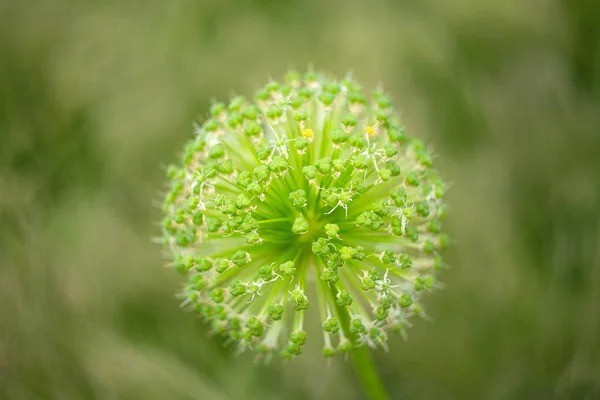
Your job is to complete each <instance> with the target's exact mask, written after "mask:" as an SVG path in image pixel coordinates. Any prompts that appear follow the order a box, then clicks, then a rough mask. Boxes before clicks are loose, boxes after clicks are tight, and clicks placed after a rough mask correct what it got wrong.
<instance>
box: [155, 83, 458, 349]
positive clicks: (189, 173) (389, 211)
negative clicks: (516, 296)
mask: <svg viewBox="0 0 600 400" xmlns="http://www.w3.org/2000/svg"><path fill="white" fill-rule="evenodd" d="M432 164H433V162H432V157H431V155H430V153H429V152H428V150H427V148H426V146H425V145H424V144H423V143H422V142H420V141H419V140H416V139H411V138H409V137H408V136H407V134H406V133H405V130H404V128H403V126H402V124H401V122H400V120H399V118H398V116H397V114H395V112H394V110H393V108H392V103H391V101H390V99H389V98H388V97H387V96H386V95H384V94H383V93H381V92H379V91H376V92H374V93H372V94H371V96H367V95H365V94H364V93H363V91H362V90H361V88H360V87H359V86H358V85H357V84H356V83H355V82H354V81H352V80H351V79H346V80H342V81H336V80H332V79H329V78H327V77H326V76H324V75H322V74H318V73H314V72H308V73H306V74H304V75H302V76H301V75H299V74H297V73H294V72H291V73H289V74H288V75H287V76H286V79H285V82H284V83H278V82H269V83H268V84H267V85H266V86H265V87H264V88H262V89H260V90H259V91H258V92H256V93H255V94H254V97H253V98H252V99H247V98H244V97H241V96H239V97H235V98H233V99H232V100H231V101H229V103H220V102H217V103H214V104H213V105H212V107H211V109H210V115H209V116H208V118H207V119H206V120H205V121H204V122H203V124H201V125H196V126H195V137H194V138H193V139H192V140H190V141H189V142H188V143H187V145H186V146H185V148H184V150H183V152H182V156H181V160H180V163H179V164H178V165H177V166H171V167H169V169H168V177H169V188H168V192H167V194H166V196H165V200H164V207H163V211H164V220H163V226H162V230H163V236H164V243H165V246H166V248H167V249H168V252H169V255H170V257H171V258H172V260H173V265H174V266H175V268H176V269H177V270H178V271H179V272H180V273H181V274H182V275H183V276H184V280H185V283H184V288H183V296H184V304H185V305H188V306H189V307H192V308H194V309H195V310H196V311H197V312H198V313H199V315H200V316H201V317H202V318H203V319H204V320H205V321H206V322H207V323H209V324H210V326H211V328H212V330H213V331H214V332H216V333H219V334H222V335H223V336H225V337H226V338H227V339H228V341H229V342H233V343H235V344H236V346H237V349H238V350H239V351H243V350H246V349H251V350H254V351H257V352H260V353H263V354H265V355H268V356H270V355H271V354H273V353H275V352H277V353H279V354H281V355H282V356H284V357H293V356H295V355H298V354H300V353H301V352H302V347H303V346H304V344H305V342H306V340H321V341H322V343H323V354H324V355H325V356H333V355H335V354H337V353H344V352H348V351H350V350H351V349H352V348H353V347H355V346H363V345H366V346H370V347H384V348H386V342H387V337H388V334H389V333H390V332H391V331H399V332H401V333H402V332H404V329H405V328H406V327H407V324H408V321H409V319H410V317H412V316H415V315H422V314H423V311H422V310H423V307H422V305H421V298H422V295H423V294H424V293H425V292H428V291H431V290H433V289H435V288H437V287H438V286H439V285H438V284H437V283H436V273H437V270H438V269H440V268H441V267H442V266H443V265H444V264H443V262H442V259H441V257H440V254H439V251H440V249H442V248H444V247H445V246H446V244H447V242H448V240H447V238H446V236H444V235H442V234H441V233H440V229H441V228H440V227H441V220H442V219H443V218H444V214H445V207H444V204H443V203H442V196H443V195H444V188H445V186H444V183H443V182H442V181H441V179H440V177H439V176H438V174H437V173H436V171H435V170H434V169H433V165H432ZM311 314H314V315H315V317H316V316H319V317H320V320H321V325H322V329H321V331H322V338H320V339H317V338H315V339H313V338H307V335H306V332H305V330H304V329H305V319H306V317H307V316H309V315H311Z"/></svg>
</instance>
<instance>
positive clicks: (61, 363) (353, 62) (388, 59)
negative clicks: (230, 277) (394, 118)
mask: <svg viewBox="0 0 600 400" xmlns="http://www.w3.org/2000/svg"><path fill="white" fill-rule="evenodd" d="M599 38H600V9H599V3H598V2H597V1H592V0H590V1H587V0H562V1H559V0H528V1H521V0H505V1H484V0H444V1H436V0H420V1H408V0H405V1H392V0H387V1H385V0H371V1H369V2H363V1H353V0H339V1H338V0H328V1H323V0H302V1H292V0H287V1H276V0H270V1H269V0H262V1H249V0H246V1H235V2H234V1H225V0H214V1H191V0H173V1H160V0H146V1H140V0H119V1H116V0H107V1H103V2H94V1H81V0H80V1H75V0H61V1H46V0H27V1H23V0H14V1H12V0H4V1H2V2H0V102H1V103H0V104H1V107H0V398H1V399H10V400H13V399H14V400H19V399H25V400H29V399H31V400H34V399H61V400H69V399H115V400H116V399H166V400H168V399H203V400H204V399H207V400H212V399H284V398H285V399H326V398H344V399H347V400H353V399H361V398H362V395H361V392H360V389H359V388H358V386H357V384H356V379H355V377H354V375H353V372H352V368H351V365H350V363H347V362H344V360H343V359H336V360H334V361H333V362H331V363H328V362H326V361H324V360H323V359H322V357H321V355H320V353H319V348H318V346H319V345H318V344H317V343H315V344H314V346H311V343H310V341H309V343H308V345H307V351H306V354H305V355H303V356H302V357H301V358H299V359H298V360H296V361H294V362H281V361H273V362H271V363H270V364H268V365H263V364H260V363H259V364H256V363H255V362H254V358H253V356H252V355H251V354H248V355H242V356H240V357H236V356H234V355H232V354H231V351H230V349H228V348H226V347H223V345H222V343H221V341H220V340H219V339H218V338H211V337H208V336H207V331H206V329H205V328H204V327H203V326H202V324H200V323H199V322H198V321H197V320H196V318H195V317H194V316H193V315H192V314H189V313H185V312H182V311H181V310H180V309H179V308H178V300H177V299H176V298H175V297H174V293H175V292H176V291H177V290H178V288H179V282H178V279H179V278H178V276H177V274H175V273H174V272H173V271H171V270H169V269H166V268H164V267H163V260H162V259H161V252H160V248H159V246H157V245H155V244H153V243H152V241H151V238H152V237H154V236H157V234H158V227H157V224H156V222H157V221H159V219H160V210H159V209H158V207H157V206H156V204H157V202H158V201H160V196H161V190H162V188H163V183H164V166H165V165H166V164H168V163H169V162H172V161H174V160H176V157H177V154H178V151H179V150H180V149H181V148H182V146H183V144H184V142H185V141H186V140H187V139H188V138H189V137H190V135H191V122H192V121H193V120H194V119H195V118H203V116H204V115H205V113H206V110H208V106H209V105H210V101H211V100H212V99H215V98H217V99H226V98H228V97H229V96H230V95H232V94H234V93H235V94H242V95H251V93H252V91H253V89H254V88H257V87H258V86H259V85H261V84H263V83H264V82H266V81H267V79H269V78H270V77H273V78H279V77H280V76H282V75H283V73H284V72H285V70H286V69H287V68H289V67H295V68H297V69H300V70H304V69H306V67H307V66H308V65H309V64H312V65H313V66H314V68H315V69H317V70H323V71H327V72H330V73H333V74H335V75H337V76H341V75H344V74H345V73H346V71H348V70H352V71H353V74H354V77H355V78H356V79H357V80H358V81H359V82H361V83H363V85H364V86H365V87H367V88H374V87H376V85H377V84H379V83H383V84H384V86H383V87H384V88H385V89H386V90H387V91H388V92H389V93H390V94H391V96H392V97H393V99H394V101H395V103H396V104H397V106H398V108H399V109H400V110H401V111H402V115H403V118H404V121H405V124H406V125H407V127H408V129H409V130H410V132H411V133H412V134H413V135H416V136H418V137H421V138H423V140H425V141H426V142H428V143H430V144H431V147H432V148H433V149H435V153H436V154H437V159H436V162H437V166H438V167H439V169H441V170H442V171H443V175H444V176H445V177H446V178H447V179H448V180H449V181H451V182H452V189H451V191H450V192H449V194H448V202H449V204H450V212H449V219H448V221H447V223H446V229H447V230H448V231H449V233H450V234H451V236H452V238H453V240H454V243H453V247H452V248H451V249H450V250H449V251H448V252H447V256H446V258H447V260H448V262H449V263H450V265H451V268H450V269H448V270H447V271H445V272H444V274H443V280H444V281H445V282H446V284H447V288H446V289H445V290H444V291H442V292H439V293H436V294H435V295H432V296H430V297H429V299H428V301H427V306H428V309H427V311H428V313H429V315H430V316H431V317H432V319H433V321H425V320H419V321H415V326H414V327H413V328H412V329H411V330H410V331H409V338H408V340H406V341H404V340H402V339H401V338H396V339H394V340H392V342H391V351H390V352H388V353H385V352H382V351H380V352H377V353H376V361H377V364H378V367H379V369H380V371H381V374H382V376H383V379H384V381H385V384H386V386H387V387H388V389H389V391H390V393H391V397H392V398H393V399H543V400H545V399H599V398H600V211H599V210H600V39H599Z"/></svg>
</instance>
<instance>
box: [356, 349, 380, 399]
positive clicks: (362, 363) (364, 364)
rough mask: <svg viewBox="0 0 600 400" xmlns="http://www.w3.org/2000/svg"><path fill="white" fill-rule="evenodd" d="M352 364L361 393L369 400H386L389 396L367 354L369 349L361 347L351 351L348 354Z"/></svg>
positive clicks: (369, 355)
mask: <svg viewBox="0 0 600 400" xmlns="http://www.w3.org/2000/svg"><path fill="white" fill-rule="evenodd" d="M350 356H351V357H352V361H353V363H354V369H355V371H356V375H358V380H359V381H360V384H361V386H362V388H363V391H364V393H365V395H366V396H367V398H368V399H370V400H387V399H389V396H388V394H387V392H386V391H385V388H384V387H383V383H382V382H381V378H380V377H379V374H378V372H377V369H376V368H375V363H374V362H373V358H372V357H371V354H370V352H369V348H368V347H365V346H362V347H356V348H354V349H352V352H351V354H350Z"/></svg>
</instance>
